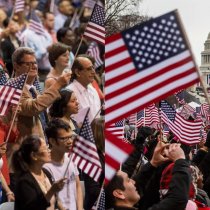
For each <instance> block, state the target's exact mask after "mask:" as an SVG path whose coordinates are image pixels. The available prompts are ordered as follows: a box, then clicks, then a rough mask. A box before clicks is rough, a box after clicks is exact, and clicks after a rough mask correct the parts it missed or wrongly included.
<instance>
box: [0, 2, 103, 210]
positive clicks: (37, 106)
mask: <svg viewBox="0 0 210 210" xmlns="http://www.w3.org/2000/svg"><path fill="white" fill-rule="evenodd" d="M52 2H54V5H53V9H52ZM103 3H104V2H100V4H101V5H103ZM14 5H15V2H14V1H0V60H1V62H0V65H1V66H0V68H1V69H0V70H1V74H0V75H1V76H2V75H3V74H4V75H6V77H7V79H8V80H9V81H15V79H17V78H19V77H20V76H21V75H23V74H26V75H27V77H26V82H25V84H24V86H23V90H22V93H21V97H20V101H19V103H18V105H12V106H9V107H8V109H7V111H6V113H5V114H4V115H3V116H0V157H1V159H0V162H1V163H0V167H1V172H0V183H1V185H0V186H1V188H2V191H1V196H0V197H1V203H4V202H7V201H12V202H15V204H14V206H15V207H14V208H15V209H16V210H24V209H25V210H26V209H27V210H28V209H31V210H33V209H34V210H38V209H39V210H41V209H43V210H46V209H49V210H53V209H60V210H82V209H86V210H90V209H92V208H93V207H94V205H96V202H97V199H98V196H99V194H100V191H101V188H102V187H103V182H104V157H105V148H104V144H105V139H104V110H103V109H104V106H103V104H104V88H103V87H104V65H103V63H101V64H100V65H95V64H96V63H95V58H94V56H93V55H92V54H90V53H88V48H89V46H90V45H91V44H92V43H93V42H94V41H93V40H88V39H85V38H84V37H83V33H84V31H85V27H86V25H87V23H88V20H89V19H90V16H91V12H92V10H93V8H88V7H84V6H83V4H81V5H75V4H74V1H70V0H59V1H56V0H55V1H48V0H41V1H36V0H26V1H25V6H24V10H23V11H19V12H15V7H14ZM75 14H78V17H77V18H76V19H75V20H74V18H73V17H74V16H75ZM34 17H35V19H37V18H38V19H39V21H40V23H41V26H42V27H41V33H39V31H36V30H34V28H33V27H32V26H31V19H32V18H34ZM35 19H33V20H35ZM94 45H95V46H97V48H98V49H99V54H98V56H99V57H101V60H102V61H103V55H104V46H102V45H101V44H99V43H96V42H94ZM86 108H89V109H90V110H89V114H88V119H89V122H90V125H91V129H92V132H93V137H94V140H95V144H96V149H97V152H98V154H99V159H100V162H101V166H102V173H101V175H100V177H99V180H98V181H95V180H94V179H93V178H91V177H89V175H88V174H85V173H84V172H83V171H82V170H81V169H79V167H78V166H77V165H76V164H75V163H74V162H73V161H72V159H71V154H72V148H73V146H74V144H75V141H77V136H78V135H79V134H80V130H81V129H82V125H83V120H84V118H85V116H86V112H84V110H86ZM83 183H84V184H83Z"/></svg>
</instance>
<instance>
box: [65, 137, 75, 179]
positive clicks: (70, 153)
mask: <svg viewBox="0 0 210 210" xmlns="http://www.w3.org/2000/svg"><path fill="white" fill-rule="evenodd" d="M75 139H76V138H75ZM75 139H74V140H73V143H72V148H71V150H70V151H69V156H70V157H69V161H68V164H67V166H66V170H65V172H64V174H63V178H66V174H67V171H68V168H69V165H70V163H71V160H72V156H73V147H74V144H75Z"/></svg>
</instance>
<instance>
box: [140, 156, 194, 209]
mask: <svg viewBox="0 0 210 210" xmlns="http://www.w3.org/2000/svg"><path fill="white" fill-rule="evenodd" d="M155 170H156V169H155V168H154V167H153V166H151V164H150V163H148V164H146V165H145V166H144V168H143V169H142V173H141V174H139V176H138V177H136V178H139V179H140V180H141V181H137V184H138V185H141V186H138V188H141V191H142V193H143V194H145V193H146V191H147V190H148V189H147V185H148V183H149V181H150V178H151V176H152V175H153V173H154V172H155ZM159 181H160V180H159ZM189 188H190V170H189V163H188V162H187V161H186V160H184V159H180V160H177V161H176V162H175V164H174V168H173V172H172V180H171V182H170V184H169V190H168V193H167V195H166V197H165V198H164V199H163V200H162V201H160V202H158V203H157V204H154V203H151V202H150V203H151V207H148V208H146V209H147V210H184V209H185V207H186V204H187V202H188V194H189ZM141 199H143V197H142V198H141ZM151 199H152V198H151ZM150 201H151V200H150ZM153 204H154V205H153ZM140 209H141V208H140ZM141 210H142V209H141Z"/></svg>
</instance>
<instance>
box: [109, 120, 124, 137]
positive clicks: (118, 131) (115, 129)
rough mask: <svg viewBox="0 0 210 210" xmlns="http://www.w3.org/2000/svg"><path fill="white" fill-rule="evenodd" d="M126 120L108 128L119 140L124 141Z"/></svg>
mask: <svg viewBox="0 0 210 210" xmlns="http://www.w3.org/2000/svg"><path fill="white" fill-rule="evenodd" d="M124 124H125V122H124V120H119V121H118V122H116V123H113V124H111V125H110V126H108V127H107V130H108V131H110V132H111V133H112V134H113V135H115V136H116V137H118V138H119V139H124Z"/></svg>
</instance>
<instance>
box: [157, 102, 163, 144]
mask: <svg viewBox="0 0 210 210" xmlns="http://www.w3.org/2000/svg"><path fill="white" fill-rule="evenodd" d="M158 114H159V123H160V141H163V129H162V118H161V101H160V102H159V107H158Z"/></svg>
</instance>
